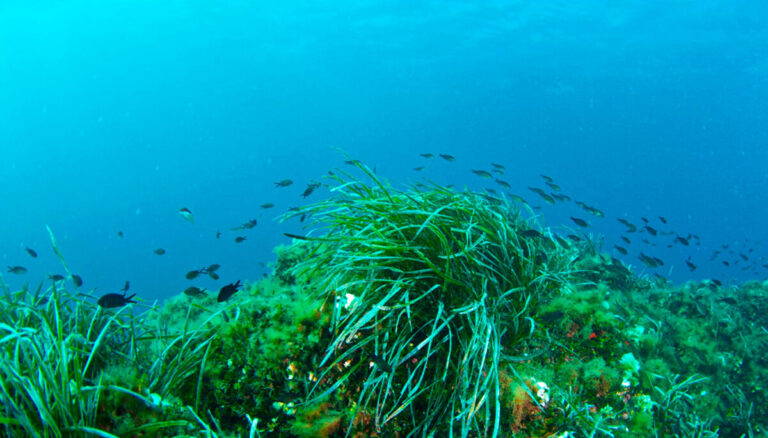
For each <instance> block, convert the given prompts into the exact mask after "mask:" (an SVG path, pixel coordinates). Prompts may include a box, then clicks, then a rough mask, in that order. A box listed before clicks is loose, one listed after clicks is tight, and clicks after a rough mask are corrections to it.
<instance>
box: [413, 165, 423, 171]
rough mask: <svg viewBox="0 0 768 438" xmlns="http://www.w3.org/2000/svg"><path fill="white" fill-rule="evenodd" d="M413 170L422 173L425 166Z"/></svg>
mask: <svg viewBox="0 0 768 438" xmlns="http://www.w3.org/2000/svg"><path fill="white" fill-rule="evenodd" d="M413 170H415V171H416V172H421V171H422V170H424V166H419V167H414V168H413Z"/></svg>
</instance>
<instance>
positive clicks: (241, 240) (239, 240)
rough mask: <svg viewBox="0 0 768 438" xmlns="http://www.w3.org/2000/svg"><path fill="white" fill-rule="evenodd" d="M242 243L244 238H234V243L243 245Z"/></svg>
mask: <svg viewBox="0 0 768 438" xmlns="http://www.w3.org/2000/svg"><path fill="white" fill-rule="evenodd" d="M243 242H245V236H237V237H235V243H243Z"/></svg>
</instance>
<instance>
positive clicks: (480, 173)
mask: <svg viewBox="0 0 768 438" xmlns="http://www.w3.org/2000/svg"><path fill="white" fill-rule="evenodd" d="M472 173H474V174H475V175H477V176H479V177H480V178H485V179H491V178H493V175H491V172H488V171H487V170H478V169H472Z"/></svg>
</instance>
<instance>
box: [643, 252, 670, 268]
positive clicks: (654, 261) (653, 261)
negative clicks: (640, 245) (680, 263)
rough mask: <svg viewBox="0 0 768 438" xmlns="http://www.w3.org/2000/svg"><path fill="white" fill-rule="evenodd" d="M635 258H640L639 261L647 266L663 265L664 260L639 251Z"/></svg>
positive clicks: (656, 266)
mask: <svg viewBox="0 0 768 438" xmlns="http://www.w3.org/2000/svg"><path fill="white" fill-rule="evenodd" d="M637 258H638V259H640V261H641V262H643V264H644V265H645V266H647V267H649V268H658V267H659V266H664V262H663V261H662V260H661V259H660V258H658V257H651V256H648V255H645V254H643V253H640V255H639V256H637Z"/></svg>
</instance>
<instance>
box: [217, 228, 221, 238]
mask: <svg viewBox="0 0 768 438" xmlns="http://www.w3.org/2000/svg"><path fill="white" fill-rule="evenodd" d="M219 237H221V231H219V230H216V238H217V239H218V238H219Z"/></svg>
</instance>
